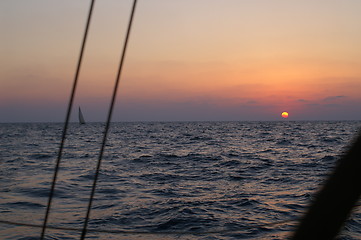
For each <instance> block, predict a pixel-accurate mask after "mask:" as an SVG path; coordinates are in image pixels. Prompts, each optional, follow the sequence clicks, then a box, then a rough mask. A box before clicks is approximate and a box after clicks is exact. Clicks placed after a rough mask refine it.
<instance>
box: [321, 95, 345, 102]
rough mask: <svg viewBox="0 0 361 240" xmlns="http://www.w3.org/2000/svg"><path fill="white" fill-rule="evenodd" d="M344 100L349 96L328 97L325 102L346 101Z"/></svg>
mask: <svg viewBox="0 0 361 240" xmlns="http://www.w3.org/2000/svg"><path fill="white" fill-rule="evenodd" d="M344 98H347V96H343V95H339V96H328V97H326V98H324V99H323V101H325V102H328V101H334V100H339V99H344Z"/></svg>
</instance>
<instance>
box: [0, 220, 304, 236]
mask: <svg viewBox="0 0 361 240" xmlns="http://www.w3.org/2000/svg"><path fill="white" fill-rule="evenodd" d="M297 220H298V219H288V220H282V221H278V222H272V223H264V224H258V225H254V226H248V227H247V229H256V228H262V227H273V226H276V225H281V224H286V223H291V222H295V221H297ZM0 223H2V224H8V225H13V226H24V227H32V228H41V227H42V226H41V225H38V224H32V223H20V222H13V221H7V220H0ZM47 228H48V229H53V230H64V231H74V232H81V231H82V230H83V229H82V228H72V227H57V226H48V227H47ZM241 231H243V230H239V229H228V230H227V229H223V230H212V231H162V232H145V231H131V230H113V229H92V228H90V229H87V232H93V233H112V234H128V235H207V234H224V233H237V232H241Z"/></svg>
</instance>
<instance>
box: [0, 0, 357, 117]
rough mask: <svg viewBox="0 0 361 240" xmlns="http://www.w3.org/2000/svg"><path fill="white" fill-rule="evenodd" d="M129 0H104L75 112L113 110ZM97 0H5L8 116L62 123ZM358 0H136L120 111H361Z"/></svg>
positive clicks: (0, 93)
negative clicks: (112, 101)
mask: <svg viewBox="0 0 361 240" xmlns="http://www.w3.org/2000/svg"><path fill="white" fill-rule="evenodd" d="M131 5H132V1H130V0H129V1H128V0H121V1H120V0H102V1H96V3H95V8H94V14H93V18H92V22H91V26H90V32H89V36H88V42H87V45H86V49H85V54H84V60H83V64H82V66H81V72H80V76H79V83H78V88H77V91H76V96H75V100H74V108H73V114H72V117H71V120H72V121H77V109H78V107H79V106H81V108H82V112H83V114H84V117H85V119H86V121H89V122H92V121H94V122H98V121H105V120H106V116H107V111H108V108H109V104H110V98H111V94H112V89H113V87H114V82H115V78H116V72H117V68H118V64H119V59H120V56H121V49H122V45H123V43H124V38H125V32H126V27H127V24H128V19H129V15H130V10H131ZM89 6H90V1H85V0H83V1H74V0H62V1H55V0H31V1H29V0H2V1H0V36H1V41H0V66H1V67H0V122H62V121H64V119H65V113H66V109H67V105H68V102H69V96H70V91H71V87H72V82H73V80H74V75H75V70H76V64H77V60H78V56H79V52H80V46H81V41H82V36H83V33H84V28H85V22H86V18H87V13H88V10H89ZM359 9H361V1H359V0H318V1H314V0H302V1H296V0H138V4H137V9H136V12H135V18H134V23H133V28H132V31H131V35H130V39H129V46H128V50H127V53H126V59H125V65H124V67H123V73H122V76H121V80H120V85H119V91H118V94H117V101H116V105H115V109H114V114H113V119H112V120H113V121H278V120H283V121H284V120H285V119H282V117H281V113H282V112H283V111H287V112H288V113H289V118H288V119H287V121H288V120H361V94H360V92H361V44H360V42H361V14H359Z"/></svg>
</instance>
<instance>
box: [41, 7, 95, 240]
mask: <svg viewBox="0 0 361 240" xmlns="http://www.w3.org/2000/svg"><path fill="white" fill-rule="evenodd" d="M94 2H95V0H91V4H90V9H89V14H88V20H87V23H86V27H85V32H84V36H83V42H82V45H81V49H80V54H79V59H78V65H77V69H76V72H75V77H74V81H73V87H72V90H71V94H70V100H69V104H68V110H67V113H66V118H65V122H64V128H63V134H62V138H61V143H60V147H59V152H58V157H57V160H56V164H55V169H54V175H53V181H52V184H51V188H50V193H49V199H48V204H47V207H46V213H45V217H44V222H43V225H42V232H41V237H40V239H41V240H43V239H44V236H45V230H46V226H47V223H48V218H49V213H50V208H51V203H52V200H53V196H54V190H55V184H56V179H57V177H58V172H59V166H60V161H61V158H62V155H63V148H64V142H65V138H66V134H67V130H68V125H69V119H70V113H71V110H72V107H73V102H74V96H75V91H76V87H77V83H78V78H79V72H80V66H81V63H82V59H83V53H84V48H85V43H86V39H87V36H88V29H89V25H90V20H91V15H92V12H93V6H94Z"/></svg>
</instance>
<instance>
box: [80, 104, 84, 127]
mask: <svg viewBox="0 0 361 240" xmlns="http://www.w3.org/2000/svg"><path fill="white" fill-rule="evenodd" d="M79 123H80V124H85V120H84V117H83V114H82V112H81V109H80V107H79Z"/></svg>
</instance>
